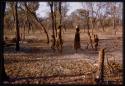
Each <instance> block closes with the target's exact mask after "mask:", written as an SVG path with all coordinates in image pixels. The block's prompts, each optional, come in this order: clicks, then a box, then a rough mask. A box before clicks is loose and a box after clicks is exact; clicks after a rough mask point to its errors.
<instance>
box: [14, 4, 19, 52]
mask: <svg viewBox="0 0 125 86" xmlns="http://www.w3.org/2000/svg"><path fill="white" fill-rule="evenodd" d="M17 4H18V2H16V3H15V18H16V51H19V50H20V44H19V41H20V30H19V21H18V12H17Z"/></svg>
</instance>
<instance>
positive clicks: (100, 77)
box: [96, 48, 105, 84]
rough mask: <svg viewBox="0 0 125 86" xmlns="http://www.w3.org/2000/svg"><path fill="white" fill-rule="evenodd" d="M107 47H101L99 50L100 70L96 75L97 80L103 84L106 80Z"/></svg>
mask: <svg viewBox="0 0 125 86" xmlns="http://www.w3.org/2000/svg"><path fill="white" fill-rule="evenodd" d="M104 50H105V49H104V48H103V49H101V50H100V51H99V59H98V65H99V66H98V72H97V74H98V75H97V77H96V82H97V83H98V84H102V83H103V82H104V58H105V51H104Z"/></svg>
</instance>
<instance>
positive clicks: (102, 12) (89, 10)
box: [0, 1, 122, 81]
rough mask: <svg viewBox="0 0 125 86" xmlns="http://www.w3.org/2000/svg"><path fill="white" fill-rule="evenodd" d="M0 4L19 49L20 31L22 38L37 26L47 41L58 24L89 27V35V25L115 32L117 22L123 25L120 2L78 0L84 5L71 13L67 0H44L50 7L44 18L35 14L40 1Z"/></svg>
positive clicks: (0, 60) (67, 26) (7, 28)
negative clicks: (58, 0)
mask: <svg viewBox="0 0 125 86" xmlns="http://www.w3.org/2000/svg"><path fill="white" fill-rule="evenodd" d="M0 4H1V6H2V10H1V11H2V14H1V15H3V16H1V19H2V17H3V18H4V22H3V25H4V29H5V30H8V31H15V38H16V51H19V50H20V45H19V41H20V38H21V37H20V36H21V34H23V38H25V33H26V32H27V33H29V32H30V30H37V29H38V30H40V31H41V32H42V31H44V33H45V35H46V38H47V43H49V40H50V38H49V34H48V31H49V30H51V31H52V35H54V36H55V37H56V36H57V27H58V26H59V25H62V26H63V27H64V28H68V29H70V28H73V27H74V26H75V25H77V24H79V25H80V28H84V29H87V30H88V35H89V34H90V32H89V30H90V29H92V33H93V29H99V28H102V30H103V31H105V27H107V26H109V27H112V28H113V29H114V31H115V32H116V28H117V26H118V25H122V3H116V2H84V3H82V2H81V4H82V6H83V8H82V9H77V10H75V11H74V12H72V13H71V14H70V15H67V12H68V10H69V9H68V5H69V4H68V2H54V1H50V2H47V4H48V6H49V7H50V13H48V17H46V18H42V17H38V16H37V15H36V11H37V10H38V8H39V2H0ZM5 4H6V6H5ZM5 8H6V9H5ZM1 24H2V23H1ZM2 28H3V26H2ZM0 30H1V34H0V35H1V36H0V37H1V39H0V41H2V40H3V38H2V36H3V29H0ZM20 30H21V31H20ZM22 31H23V32H22ZM0 46H2V48H0V51H1V52H2V53H3V45H2V42H0ZM2 53H1V54H2ZM0 62H1V65H3V63H2V62H3V56H2V58H0ZM0 70H1V69H0ZM2 70H3V69H2ZM0 74H3V73H0ZM0 79H1V80H0V81H2V77H1V78H0Z"/></svg>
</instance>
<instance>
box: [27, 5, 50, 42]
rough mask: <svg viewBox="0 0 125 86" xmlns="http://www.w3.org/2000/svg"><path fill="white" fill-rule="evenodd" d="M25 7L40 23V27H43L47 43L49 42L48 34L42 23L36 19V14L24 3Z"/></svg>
mask: <svg viewBox="0 0 125 86" xmlns="http://www.w3.org/2000/svg"><path fill="white" fill-rule="evenodd" d="M25 7H26V9H27V10H28V11H29V12H30V13H31V14H32V16H33V17H34V18H35V19H36V21H37V22H38V23H39V24H40V25H41V27H42V28H43V30H44V32H45V34H46V36H47V43H49V35H48V33H47V31H46V29H45V27H44V25H43V24H42V23H41V22H40V21H39V20H38V18H37V17H36V15H35V14H34V13H32V12H31V11H30V9H29V8H28V7H27V4H26V3H25Z"/></svg>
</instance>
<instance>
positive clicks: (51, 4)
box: [50, 1, 55, 37]
mask: <svg viewBox="0 0 125 86" xmlns="http://www.w3.org/2000/svg"><path fill="white" fill-rule="evenodd" d="M50 9H51V18H52V30H53V36H54V37H55V31H54V14H53V1H52V2H51V3H50Z"/></svg>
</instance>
